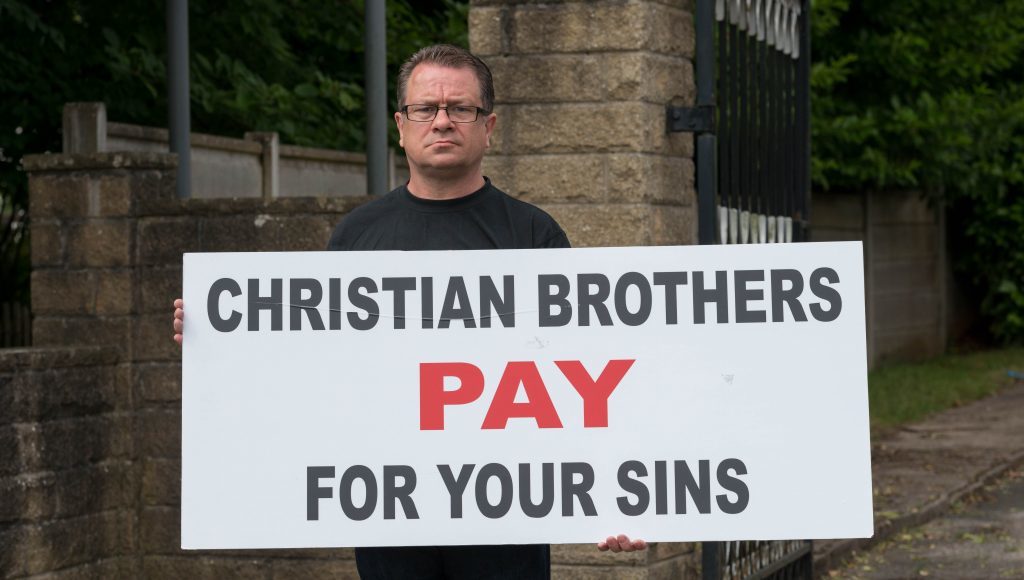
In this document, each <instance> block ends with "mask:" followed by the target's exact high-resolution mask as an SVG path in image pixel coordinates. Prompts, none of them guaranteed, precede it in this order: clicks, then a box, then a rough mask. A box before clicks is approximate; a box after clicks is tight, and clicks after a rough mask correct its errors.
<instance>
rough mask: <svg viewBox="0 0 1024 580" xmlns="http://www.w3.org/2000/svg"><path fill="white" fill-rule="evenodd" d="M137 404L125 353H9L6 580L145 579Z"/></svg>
mask: <svg viewBox="0 0 1024 580" xmlns="http://www.w3.org/2000/svg"><path fill="white" fill-rule="evenodd" d="M131 399H132V398H131V382H130V380H129V368H128V367H127V365H124V364H122V363H121V361H120V356H119V352H118V351H117V349H113V348H100V347H81V348H63V349H3V350H0V578H24V577H36V575H43V574H47V575H46V576H45V577H46V578H50V579H53V580H65V579H66V580H72V579H79V578H131V577H137V574H135V573H134V572H135V570H137V568H136V567H135V566H136V560H135V557H134V556H135V554H136V552H137V546H138V528H137V526H136V499H137V496H138V491H139V490H138V471H137V466H138V463H137V462H136V461H135V460H134V459H135V458H134V453H135V448H134V446H133V439H134V438H133V436H132V435H133V432H134V431H135V427H134V426H135V420H134V417H133V416H132V413H131ZM51 572H54V573H53V574H49V573H51Z"/></svg>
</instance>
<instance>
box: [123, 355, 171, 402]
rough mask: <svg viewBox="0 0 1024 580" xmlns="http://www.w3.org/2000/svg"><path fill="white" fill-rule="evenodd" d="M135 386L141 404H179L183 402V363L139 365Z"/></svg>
mask: <svg viewBox="0 0 1024 580" xmlns="http://www.w3.org/2000/svg"><path fill="white" fill-rule="evenodd" d="M134 384H135V385H136V388H137V389H138V390H137V391H136V392H137V393H138V400H139V401H140V402H143V403H156V404H168V403H178V402H180V401H181V363H180V362H169V363H152V362H151V363H140V364H137V365H135V381H134Z"/></svg>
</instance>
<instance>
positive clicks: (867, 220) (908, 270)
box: [811, 191, 970, 367]
mask: <svg viewBox="0 0 1024 580" xmlns="http://www.w3.org/2000/svg"><path fill="white" fill-rule="evenodd" d="M812 201H813V204H814V205H813V214H812V215H813V216H814V227H813V228H812V230H811V241H815V242H827V241H843V240H856V241H862V242H863V243H864V274H865V285H866V288H865V292H866V307H867V309H866V310H867V332H868V360H869V365H870V366H871V367H877V366H879V365H882V364H885V363H887V362H899V361H914V360H923V359H927V358H931V357H935V356H938V355H940V354H942V353H944V352H945V351H946V347H947V344H948V342H949V340H950V337H952V338H954V339H955V338H956V337H957V336H958V335H959V333H960V332H962V331H963V329H964V328H965V327H966V325H967V324H969V322H964V320H963V318H964V317H965V315H964V309H962V308H958V307H957V305H956V304H954V298H953V297H954V296H955V291H954V282H953V279H952V275H951V273H950V265H949V254H948V252H947V249H946V246H945V244H946V241H945V234H944V228H945V221H944V219H943V216H942V214H941V212H939V211H937V210H936V209H934V208H932V207H929V206H928V204H927V203H926V202H925V200H924V199H922V197H921V195H920V194H919V193H918V192H906V191H885V192H868V193H816V194H815V195H814V197H813V198H812ZM966 318H968V319H969V318H970V315H969V314H967V315H966Z"/></svg>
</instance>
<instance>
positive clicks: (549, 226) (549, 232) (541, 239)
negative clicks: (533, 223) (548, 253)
mask: <svg viewBox="0 0 1024 580" xmlns="http://www.w3.org/2000/svg"><path fill="white" fill-rule="evenodd" d="M537 213H538V215H537V216H536V219H537V224H538V226H537V232H538V234H539V235H537V236H536V237H535V238H534V239H535V242H534V246H533V247H535V248H571V247H572V244H570V243H569V236H567V235H565V230H563V229H562V226H560V225H558V222H556V221H555V218H553V217H551V216H550V215H548V214H547V213H544V212H542V211H540V210H538V211H537Z"/></svg>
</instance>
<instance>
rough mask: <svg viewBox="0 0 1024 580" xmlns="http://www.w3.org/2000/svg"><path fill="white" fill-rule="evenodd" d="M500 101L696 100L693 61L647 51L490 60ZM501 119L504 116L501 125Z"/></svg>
mask: <svg viewBox="0 0 1024 580" xmlns="http://www.w3.org/2000/svg"><path fill="white" fill-rule="evenodd" d="M488 65H489V66H490V67H491V72H492V73H493V74H494V86H495V92H496V94H497V100H498V102H499V103H501V104H516V103H539V102H575V101H578V102H596V101H643V102H648V103H655V104H658V105H661V106H665V105H666V104H667V103H669V102H673V101H678V102H681V103H693V102H694V97H695V90H696V89H695V85H694V80H693V78H694V77H693V65H692V64H691V62H690V61H689V60H687V59H685V58H683V57H673V56H666V55H659V54H652V53H649V52H643V51H632V52H598V53H588V54H522V55H520V54H516V55H509V56H501V57H498V56H495V57H492V58H489V59H488ZM500 123H501V120H500V119H499V124H500Z"/></svg>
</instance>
